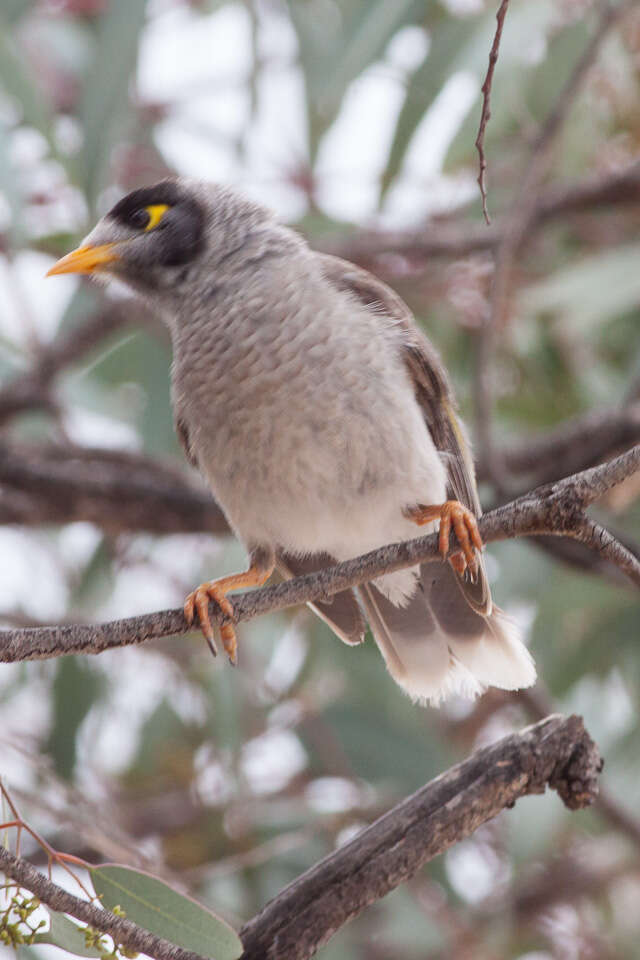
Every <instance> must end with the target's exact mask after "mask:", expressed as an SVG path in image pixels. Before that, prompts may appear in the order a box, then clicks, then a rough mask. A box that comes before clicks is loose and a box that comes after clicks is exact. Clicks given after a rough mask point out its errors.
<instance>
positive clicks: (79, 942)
mask: <svg viewBox="0 0 640 960" xmlns="http://www.w3.org/2000/svg"><path fill="white" fill-rule="evenodd" d="M34 942H35V943H49V944H51V946H53V947H60V949H61V950H66V951H67V953H73V954H75V956H76V957H99V956H101V955H102V953H103V952H104V951H102V950H98V949H97V948H96V947H86V946H85V943H84V929H83V928H81V927H78V926H77V925H76V924H75V923H73V922H72V921H71V920H69V918H68V917H65V915H64V914H63V913H57V912H56V911H55V910H50V911H49V929H48V930H47V932H46V933H38V934H36V937H35V941H34Z"/></svg>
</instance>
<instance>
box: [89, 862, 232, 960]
mask: <svg viewBox="0 0 640 960" xmlns="http://www.w3.org/2000/svg"><path fill="white" fill-rule="evenodd" d="M91 879H92V882H93V887H94V890H95V892H96V894H97V895H98V896H99V897H100V898H101V902H102V904H103V906H105V907H106V908H107V909H108V910H113V908H114V907H116V906H118V907H120V908H121V909H122V910H124V911H125V913H126V915H127V919H128V920H131V921H133V923H137V924H138V925H139V926H141V927H144V928H145V930H149V931H150V933H154V934H155V935H156V936H158V937H164V939H165V940H169V941H170V942H171V943H176V944H178V945H179V946H181V947H184V948H185V949H186V950H194V951H195V952H196V953H200V954H202V955H203V956H205V957H212V958H213V960H236V958H237V957H240V956H241V954H242V951H243V947H242V941H241V940H240V938H239V937H238V935H237V934H236V932H235V931H234V930H233V929H232V927H230V926H229V924H227V923H225V921H224V920H222V919H221V918H220V917H217V916H216V915H215V913H212V912H211V911H210V910H206V909H205V908H204V907H202V906H200V904H198V903H196V901H195V900H192V899H190V898H189V897H185V896H183V895H182V894H180V893H177V892H176V891H175V890H172V889H171V887H169V886H167V884H166V883H163V882H162V880H158V879H157V877H152V876H151V874H148V873H142V872H140V871H138V870H132V869H131V868H130V867H122V866H119V865H118V864H104V865H103V866H101V867H96V868H95V869H93V870H91Z"/></svg>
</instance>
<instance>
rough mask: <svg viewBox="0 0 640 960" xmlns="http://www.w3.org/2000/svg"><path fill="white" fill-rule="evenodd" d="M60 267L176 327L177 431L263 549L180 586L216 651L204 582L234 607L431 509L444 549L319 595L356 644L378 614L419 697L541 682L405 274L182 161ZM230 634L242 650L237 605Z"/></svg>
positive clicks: (396, 672)
mask: <svg viewBox="0 0 640 960" xmlns="http://www.w3.org/2000/svg"><path fill="white" fill-rule="evenodd" d="M58 273H89V274H92V275H93V276H96V277H98V278H104V277H111V276H115V277H117V278H119V279H120V280H123V281H124V282H125V283H126V284H127V285H128V286H129V287H130V288H131V289H132V290H133V291H134V292H135V293H136V294H137V295H138V296H140V297H141V298H143V299H144V300H146V301H147V302H148V303H149V304H150V305H151V307H152V308H153V309H155V310H157V312H158V313H159V314H160V315H161V316H162V318H163V319H164V320H165V322H166V324H167V325H168V327H169V330H170V333H171V340H172V343H173V367H172V395H173V406H174V413H175V423H176V429H177V432H178V436H179V437H180V440H181V441H182V444H183V446H184V449H185V452H186V455H187V457H188V459H189V460H190V461H191V463H192V464H194V465H196V466H197V467H199V469H200V470H201V471H202V473H203V474H204V476H205V477H206V479H207V481H208V483H209V486H210V487H211V490H212V492H213V494H214V496H215V498H216V500H217V501H218V503H219V504H220V506H221V507H222V509H223V510H224V513H225V515H226V517H227V520H228V521H229V524H230V526H231V527H232V529H233V530H234V531H235V533H236V534H237V535H238V537H239V538H240V540H242V542H243V543H244V545H245V546H246V548H247V550H248V553H249V557H250V563H249V568H248V569H247V570H246V571H244V572H243V573H237V574H233V575H231V576H228V577H222V578H221V579H219V580H214V581H210V582H207V583H203V584H201V586H199V587H198V588H197V589H196V590H194V591H193V592H192V593H190V594H189V596H188V597H187V599H186V602H185V607H184V609H185V615H186V618H187V620H188V622H189V623H192V622H193V621H194V619H197V620H198V621H199V624H200V626H201V628H202V631H203V632H204V635H205V637H206V638H207V639H208V641H209V643H210V645H211V646H212V649H214V652H215V646H214V641H213V630H212V625H211V623H210V620H209V614H208V604H209V600H210V599H214V600H216V601H217V602H218V604H219V605H220V607H221V609H222V610H223V611H224V613H226V614H227V616H228V617H229V618H233V606H232V604H231V602H230V600H229V599H228V597H227V594H228V592H229V591H230V590H234V589H236V588H240V587H254V586H258V585H261V584H263V583H265V581H266V580H267V579H268V577H269V576H270V575H271V573H272V571H273V570H274V567H276V568H277V569H278V570H279V571H280V573H281V574H282V575H284V576H285V577H292V576H295V575H297V574H299V573H302V572H309V571H312V570H317V569H320V568H322V567H325V566H327V565H329V564H332V563H333V562H335V561H339V560H346V559H348V558H350V557H355V556H358V555H360V554H362V553H365V552H367V551H369V550H373V549H374V548H376V547H380V546H382V545H384V544H387V543H391V542H393V541H398V540H407V539H410V538H412V537H415V536H416V535H417V530H416V524H430V525H431V527H432V529H433V528H435V527H436V526H438V525H439V531H440V534H439V545H440V550H441V553H442V557H443V562H441V563H439V562H435V563H434V562H431V563H425V564H423V565H421V566H419V567H418V566H416V567H414V568H412V569H407V570H400V571H397V572H394V573H389V574H385V575H383V576H380V577H379V578H377V579H375V580H372V581H371V582H370V583H367V584H365V585H363V586H361V587H358V588H357V589H355V590H345V591H343V592H342V593H340V594H338V595H336V596H335V597H334V598H333V600H332V601H331V602H327V603H325V602H322V603H316V604H315V605H314V610H315V611H316V613H318V614H319V616H320V617H322V619H323V620H325V621H326V622H327V623H328V624H329V626H330V627H331V628H332V630H333V631H334V632H335V633H336V634H337V635H338V637H340V639H341V640H343V641H344V642H345V643H348V644H358V643H361V642H362V641H363V640H364V636H365V630H366V622H365V617H366V621H368V623H369V625H370V627H371V630H372V632H373V635H374V637H375V639H376V642H377V644H378V646H379V648H380V650H381V651H382V655H383V656H384V659H385V661H386V664H387V667H388V669H389V671H390V673H391V674H392V676H393V677H394V679H395V680H396V681H397V682H398V683H399V684H400V686H401V687H403V688H404V690H405V691H406V692H407V693H408V694H409V695H410V696H411V697H412V698H414V699H416V700H420V701H431V702H434V703H437V702H439V701H440V700H442V699H443V698H445V697H446V696H447V695H449V694H452V693H461V694H464V695H467V696H473V695H476V694H477V693H479V692H481V691H482V690H483V689H484V688H485V687H487V686H489V685H493V686H496V687H503V688H504V689H507V690H511V689H516V688H518V687H527V686H529V685H530V684H532V683H533V682H534V680H535V667H534V664H533V661H532V659H531V656H530V655H529V653H528V651H527V649H526V647H525V646H524V644H523V643H522V641H521V639H520V637H519V635H518V630H517V629H516V626H515V625H514V624H513V623H512V621H511V620H509V619H508V618H507V617H506V616H505V614H504V613H503V612H502V611H501V610H499V609H498V608H497V607H496V606H494V605H493V604H492V601H491V593H490V590H489V585H488V582H487V576H486V572H485V568H484V564H483V560H482V556H481V553H480V551H481V549H482V541H481V539H480V536H479V533H478V528H477V524H476V517H477V516H479V514H480V504H479V502H478V495H477V491H476V485H475V479H474V469H473V463H472V459H471V455H470V452H469V446H468V443H467V440H466V437H465V432H464V429H463V427H462V425H461V423H460V421H459V420H458V418H457V415H456V413H455V408H454V400H453V396H452V392H451V388H450V386H449V383H448V381H447V377H446V373H445V371H444V369H443V366H442V362H441V361H440V359H439V357H438V355H437V353H436V352H435V350H434V348H433V347H432V346H431V344H430V343H429V342H428V340H427V339H426V338H425V337H424V336H423V334H422V333H421V332H420V331H419V330H418V329H417V327H416V325H415V323H414V320H413V317H412V315H411V312H410V311H409V309H408V307H407V306H406V305H405V304H404V303H403V301H402V300H401V299H400V298H399V297H398V296H397V294H396V293H394V291H393V290H391V289H390V288H389V287H388V286H386V285H385V284H384V283H381V282H380V281H379V280H377V279H376V278H375V277H373V276H371V274H369V273H367V272H366V271H365V270H362V269H359V268H358V267H355V266H354V265H353V264H351V263H347V262H346V261H344V260H341V259H339V258H337V257H334V256H328V255H326V254H321V253H316V252H314V251H313V250H311V249H310V248H309V246H308V245H307V243H306V242H305V241H304V240H303V239H302V237H300V236H298V235H297V234H296V233H294V231H293V230H290V229H288V228H287V227H284V226H281V225H280V224H279V223H277V221H276V219H275V218H274V215H273V214H272V213H271V212H270V211H269V210H267V209H265V208H264V207H262V206H260V205H259V204H257V203H254V202H252V201H251V200H248V199H247V198H245V197H243V196H241V195H239V194H238V193H236V192H234V191H233V190H231V189H229V188H227V187H223V186H219V185H215V184H211V183H203V182H196V181H192V180H186V179H182V178H178V179H171V180H163V181H162V182H161V183H158V184H156V185H155V186H151V187H144V188H142V189H139V190H134V191H133V192H132V193H130V194H128V196H125V197H124V198H123V199H122V200H120V201H119V203H117V204H116V205H115V206H114V207H113V209H112V210H110V211H109V213H107V214H106V216H104V217H103V218H102V219H101V220H100V221H99V223H98V224H97V225H96V227H95V228H94V229H93V230H92V231H91V233H90V234H89V235H88V236H87V237H86V238H85V240H84V242H83V244H82V246H81V247H79V248H78V249H77V250H74V251H72V252H71V253H69V254H68V255H67V256H66V257H63V258H62V260H60V261H58V263H56V264H55V266H54V267H52V269H51V270H50V271H49V274H58ZM451 527H453V530H454V531H455V535H456V538H457V541H458V548H457V549H456V550H455V551H454V552H453V553H452V554H451V555H449V536H450V531H451ZM221 638H222V642H223V644H224V647H225V649H226V651H227V653H228V655H229V657H230V659H231V661H232V662H234V663H235V661H236V649H237V648H236V636H235V631H234V627H233V624H232V623H227V624H225V625H224V626H223V627H222V629H221Z"/></svg>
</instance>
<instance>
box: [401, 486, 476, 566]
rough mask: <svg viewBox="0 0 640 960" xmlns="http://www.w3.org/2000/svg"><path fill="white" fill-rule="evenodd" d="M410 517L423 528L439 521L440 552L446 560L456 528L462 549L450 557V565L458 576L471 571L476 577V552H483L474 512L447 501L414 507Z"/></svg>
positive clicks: (460, 504) (461, 505)
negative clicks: (450, 540)
mask: <svg viewBox="0 0 640 960" xmlns="http://www.w3.org/2000/svg"><path fill="white" fill-rule="evenodd" d="M407 515H408V516H409V517H410V518H411V520H413V521H415V523H417V524H420V525H422V524H425V523H431V522H432V521H434V520H439V521H440V529H439V533H438V549H439V550H440V553H441V554H442V559H443V560H444V559H446V557H447V556H448V554H449V539H450V536H451V528H452V527H453V532H454V533H455V535H456V539H457V540H458V543H459V544H460V549H459V550H456V552H455V553H454V554H453V555H452V556H451V557H450V562H451V565H452V566H453V568H454V570H455V571H456V572H457V573H460V574H462V573H464V571H465V570H466V568H467V567H468V568H469V569H470V571H471V573H472V574H473V575H474V576H475V574H477V572H478V558H477V556H476V554H475V550H478V551H480V550H482V537H481V536H480V531H479V530H478V521H477V518H476V516H475V514H474V513H473V511H471V510H469V508H468V507H465V506H464V504H462V503H460V502H459V501H458V500H447V501H446V502H445V503H441V504H435V505H433V506H419V507H413V508H411V509H410V510H408V511H407Z"/></svg>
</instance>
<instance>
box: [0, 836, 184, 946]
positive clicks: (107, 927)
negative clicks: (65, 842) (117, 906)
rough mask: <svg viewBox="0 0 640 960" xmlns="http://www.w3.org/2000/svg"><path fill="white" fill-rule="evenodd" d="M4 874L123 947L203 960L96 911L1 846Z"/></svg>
mask: <svg viewBox="0 0 640 960" xmlns="http://www.w3.org/2000/svg"><path fill="white" fill-rule="evenodd" d="M0 873H4V874H5V875H6V876H7V877H10V878H11V879H12V880H15V881H16V883H18V884H20V886H21V887H24V888H25V890H30V891H31V893H34V894H35V895H36V896H37V897H38V899H39V900H40V901H41V903H44V904H46V906H48V907H50V908H51V909H52V910H57V911H58V912H59V913H68V914H69V916H71V917H75V918H76V920H81V921H82V922H83V923H88V924H90V925H91V926H92V927H95V928H96V930H100V931H101V932H102V933H108V934H109V936H110V937H113V938H114V940H115V941H116V942H117V943H121V944H123V945H124V946H125V947H129V948H130V949H132V950H137V951H139V952H140V953H146V954H147V955H148V956H150V957H154V958H155V960H203V958H202V957H201V956H200V954H198V953H193V951H191V950H184V949H183V948H182V947H177V946H176V945H175V944H174V943H170V942H169V941H168V940H163V939H162V937H156V936H155V935H154V934H153V933H149V932H148V930H144V929H143V928H142V927H139V926H138V925H137V924H135V923H132V922H131V920H126V919H125V918H124V917H117V916H116V915H115V913H111V911H110V910H104V909H103V908H102V907H96V906H94V905H93V904H92V903H89V902H88V901H87V900H81V899H80V898H79V897H74V896H73V894H71V893H67V891H66V890H63V889H62V887H59V886H58V885H57V884H55V883H53V882H52V881H51V880H47V878H46V877H45V876H44V874H42V873H40V872H39V871H38V870H36V869H35V867H32V866H31V864H30V863H27V861H26V860H22V859H20V858H18V857H14V856H13V854H11V853H9V851H8V850H7V849H5V847H3V846H1V845H0Z"/></svg>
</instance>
